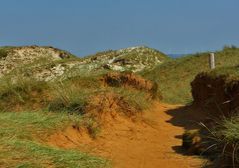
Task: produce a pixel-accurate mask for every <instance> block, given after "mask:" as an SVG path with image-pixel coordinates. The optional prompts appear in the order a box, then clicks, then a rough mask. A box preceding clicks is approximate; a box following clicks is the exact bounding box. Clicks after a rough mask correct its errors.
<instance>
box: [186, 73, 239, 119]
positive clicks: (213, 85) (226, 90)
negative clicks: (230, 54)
mask: <svg viewBox="0 0 239 168" xmlns="http://www.w3.org/2000/svg"><path fill="white" fill-rule="evenodd" d="M191 85H192V95H193V99H194V104H196V105H198V106H201V107H204V109H205V110H207V111H208V112H210V115H211V116H222V115H224V116H231V115H232V114H233V113H234V112H235V111H236V110H237V108H238V107H239V81H238V79H231V78H230V77H229V76H226V75H221V76H216V77H214V76H212V75H210V74H207V73H201V74H199V75H197V76H196V78H195V80H194V81H193V82H192V83H191Z"/></svg>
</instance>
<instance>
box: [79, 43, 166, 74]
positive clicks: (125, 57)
mask: <svg viewBox="0 0 239 168" xmlns="http://www.w3.org/2000/svg"><path fill="white" fill-rule="evenodd" d="M83 59H84V62H85V63H87V64H90V65H91V66H92V67H97V68H104V69H110V70H114V71H132V72H139V71H143V70H146V69H151V68H154V67H155V66H157V65H159V64H162V63H163V62H165V61H166V60H169V59H170V58H169V57H168V56H166V55H165V54H163V53H162V52H160V51H158V50H155V49H152V48H148V47H144V46H139V47H131V48H126V49H121V50H109V51H104V52H99V53H96V54H95V55H91V56H88V57H85V58H83Z"/></svg>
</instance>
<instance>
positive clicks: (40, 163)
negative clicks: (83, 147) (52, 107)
mask: <svg viewBox="0 0 239 168" xmlns="http://www.w3.org/2000/svg"><path fill="white" fill-rule="evenodd" d="M72 122H79V123H80V122H81V121H80V117H79V116H76V115H71V116H70V117H69V115H68V114H67V113H49V112H42V111H41V112H40V111H38V112H21V113H14V112H12V113H0V135H1V136H0V151H1V153H0V167H5V168H12V167H17V168H41V167H59V168H60V167H62V168H63V167H69V168H75V167H82V168H94V167H95V168H98V167H102V168H103V167H108V165H109V164H108V161H106V160H104V159H102V158H98V157H94V156H90V155H88V154H85V153H82V152H79V151H75V150H64V149H58V148H53V147H49V146H47V145H44V144H42V143H41V142H40V141H41V140H42V141H44V140H45V138H47V136H48V135H49V134H51V133H54V132H55V131H56V130H59V129H64V128H65V127H66V126H68V125H69V124H70V123H72Z"/></svg>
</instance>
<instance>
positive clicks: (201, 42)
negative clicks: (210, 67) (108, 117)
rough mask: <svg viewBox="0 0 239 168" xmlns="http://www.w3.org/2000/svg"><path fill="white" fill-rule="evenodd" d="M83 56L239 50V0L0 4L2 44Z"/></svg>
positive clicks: (14, 0)
mask: <svg viewBox="0 0 239 168" xmlns="http://www.w3.org/2000/svg"><path fill="white" fill-rule="evenodd" d="M32 44H35V45H52V46H55V47H58V48H62V49H65V50H68V51H71V52H72V53H74V54H76V55H79V56H84V55H87V54H93V53H95V52H97V51H102V50H107V49H120V48H125V47H131V46H138V45H146V46H149V47H152V48H156V49H158V50H161V51H163V52H165V53H192V52H200V51H204V50H215V49H220V48H222V47H223V46H224V45H225V44H228V45H229V44H234V45H237V46H239V0H0V46H4V45H32Z"/></svg>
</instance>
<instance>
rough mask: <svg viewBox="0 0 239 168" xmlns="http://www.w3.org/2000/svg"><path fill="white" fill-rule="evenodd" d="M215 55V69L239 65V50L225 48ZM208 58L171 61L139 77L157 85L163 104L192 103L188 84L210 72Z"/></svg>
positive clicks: (195, 57)
mask: <svg viewBox="0 0 239 168" xmlns="http://www.w3.org/2000/svg"><path fill="white" fill-rule="evenodd" d="M215 54H216V67H217V68H220V67H230V66H237V65H239V48H235V47H225V48H224V49H223V50H222V51H218V52H216V53H215ZM208 57H209V53H207V52H206V53H198V54H194V55H188V56H185V57H182V58H177V59H173V60H171V61H168V62H165V63H163V64H162V65H159V66H158V67H156V68H155V69H153V70H151V71H147V72H143V73H141V75H143V76H144V77H146V78H148V79H151V80H154V81H156V82H157V83H158V86H159V93H158V94H160V93H161V94H162V97H163V101H164V102H167V103H174V104H178V103H180V104H186V103H189V102H191V101H192V95H191V86H190V83H191V82H192V81H193V80H194V78H195V76H196V75H197V74H198V73H200V72H207V71H210V69H209V65H208Z"/></svg>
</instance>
